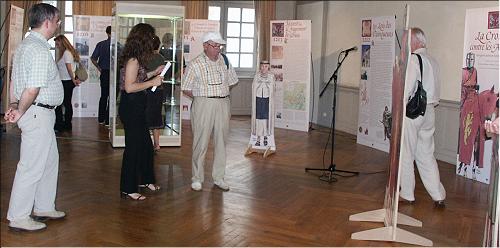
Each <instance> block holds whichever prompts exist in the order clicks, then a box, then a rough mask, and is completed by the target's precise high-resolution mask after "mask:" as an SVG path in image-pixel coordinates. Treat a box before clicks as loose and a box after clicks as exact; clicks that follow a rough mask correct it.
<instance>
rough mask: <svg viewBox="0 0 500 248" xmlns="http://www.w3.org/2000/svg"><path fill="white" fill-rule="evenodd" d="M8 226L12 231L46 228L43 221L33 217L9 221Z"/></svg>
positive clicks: (30, 230)
mask: <svg viewBox="0 0 500 248" xmlns="http://www.w3.org/2000/svg"><path fill="white" fill-rule="evenodd" d="M9 228H10V229H11V230H14V231H28V232H32V231H39V230H42V229H45V228H47V225H45V224H44V223H41V222H38V221H34V220H33V219H31V218H29V219H25V220H18V221H11V222H10V223H9Z"/></svg>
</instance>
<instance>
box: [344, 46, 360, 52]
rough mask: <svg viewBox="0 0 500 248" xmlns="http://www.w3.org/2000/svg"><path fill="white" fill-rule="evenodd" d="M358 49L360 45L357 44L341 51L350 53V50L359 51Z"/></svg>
mask: <svg viewBox="0 0 500 248" xmlns="http://www.w3.org/2000/svg"><path fill="white" fill-rule="evenodd" d="M357 50H358V47H357V46H353V47H351V48H349V49H347V50H344V51H342V52H341V53H348V52H350V51H357Z"/></svg>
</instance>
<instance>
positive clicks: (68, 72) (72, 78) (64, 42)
mask: <svg viewBox="0 0 500 248" xmlns="http://www.w3.org/2000/svg"><path fill="white" fill-rule="evenodd" d="M54 41H55V43H56V48H57V50H58V56H57V59H56V61H57V69H58V70H59V77H60V78H61V81H62V84H63V88H64V100H63V103H62V105H60V106H57V108H56V124H55V125H54V129H55V130H56V131H59V132H61V131H64V130H71V129H72V128H73V125H72V124H71V120H72V119H73V106H72V105H71V98H73V89H74V88H75V86H79V85H80V84H81V81H80V80H79V79H78V78H77V77H76V75H75V72H74V71H75V69H76V62H78V61H80V55H79V54H78V52H77V51H76V50H75V48H74V47H73V45H71V43H70V42H69V40H68V38H66V36H64V35H63V34H61V35H58V36H57V37H56V38H54ZM63 107H64V115H63V112H62V108H63Z"/></svg>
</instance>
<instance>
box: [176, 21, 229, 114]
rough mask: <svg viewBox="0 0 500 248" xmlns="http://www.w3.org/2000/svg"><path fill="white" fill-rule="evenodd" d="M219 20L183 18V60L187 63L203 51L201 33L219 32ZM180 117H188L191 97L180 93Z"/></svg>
mask: <svg viewBox="0 0 500 248" xmlns="http://www.w3.org/2000/svg"><path fill="white" fill-rule="evenodd" d="M219 29H220V24H219V21H214V20H203V19H186V20H184V48H183V50H184V62H185V63H186V65H187V64H189V61H191V59H194V58H196V56H198V55H199V54H201V53H202V52H203V41H202V40H201V39H202V37H203V34H204V33H206V32H219ZM181 108H182V109H181V111H182V119H184V120H189V119H190V111H191V98H189V97H187V96H185V95H184V94H181Z"/></svg>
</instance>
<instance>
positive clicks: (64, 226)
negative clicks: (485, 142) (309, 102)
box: [0, 116, 488, 246]
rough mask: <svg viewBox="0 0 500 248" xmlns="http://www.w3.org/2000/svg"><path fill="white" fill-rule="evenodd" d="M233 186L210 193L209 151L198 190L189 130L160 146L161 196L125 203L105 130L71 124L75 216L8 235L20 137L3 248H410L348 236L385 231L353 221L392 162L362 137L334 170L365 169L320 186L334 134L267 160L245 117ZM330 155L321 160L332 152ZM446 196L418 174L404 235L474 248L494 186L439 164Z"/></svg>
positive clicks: (12, 161) (338, 150)
mask: <svg viewBox="0 0 500 248" xmlns="http://www.w3.org/2000/svg"><path fill="white" fill-rule="evenodd" d="M231 128H232V129H231V132H230V137H229V144H228V152H227V153H228V156H227V164H228V166H227V169H226V181H227V182H228V183H229V184H230V186H231V190H230V191H229V192H222V191H220V190H219V189H217V188H216V187H214V185H213V182H212V179H211V165H212V164H211V161H212V160H213V152H212V150H211V149H212V147H210V150H209V151H208V152H207V163H206V166H205V167H206V168H205V178H206V180H205V183H204V185H203V190H202V192H193V191H192V190H191V189H190V183H191V137H192V136H191V130H190V125H189V122H188V121H186V122H184V124H183V137H182V146H181V147H162V149H161V150H160V152H159V153H158V154H157V155H156V156H155V171H156V177H157V181H158V183H159V184H160V185H161V186H162V187H163V189H162V191H161V192H158V193H145V194H146V195H147V197H148V199H147V200H146V201H144V202H134V201H130V200H124V199H121V198H120V197H119V180H120V179H119V177H120V169H121V162H122V154H123V149H122V148H115V149H113V148H112V147H111V145H110V144H109V142H108V140H107V137H108V134H107V129H106V128H105V127H104V126H100V125H98V124H97V121H96V119H95V118H75V120H74V123H73V130H72V132H65V133H61V134H58V135H57V136H58V147H59V153H60V161H61V162H60V169H59V184H58V185H59V188H58V198H57V207H58V209H61V210H65V211H67V213H68V216H67V218H66V219H65V220H62V221H52V222H49V223H48V228H47V230H45V231H42V232H38V233H18V232H12V231H10V230H9V229H8V227H7V224H8V221H7V220H6V218H5V217H6V214H7V213H6V212H7V208H8V204H9V198H10V191H11V188H12V181H13V179H14V174H15V169H16V165H17V162H18V159H19V144H20V136H19V132H18V131H14V132H9V133H8V134H5V133H4V134H3V135H2V138H1V142H0V147H1V149H0V155H1V171H0V172H1V175H0V178H1V182H0V184H1V197H0V214H1V223H0V224H1V225H0V236H1V246H406V245H405V244H399V243H389V242H369V241H359V240H351V239H350V235H351V233H353V232H358V231H363V230H367V229H371V228H377V227H381V226H382V225H383V224H380V223H362V222H349V221H348V217H349V215H351V214H355V213H359V212H363V211H368V210H374V209H379V208H382V205H383V197H384V187H385V183H386V179H387V172H386V171H385V170H386V169H387V164H388V155H387V154H386V153H384V152H380V151H377V150H374V149H371V148H368V147H365V146H361V145H357V144H356V140H355V136H353V135H350V134H346V133H342V132H337V133H336V136H335V164H336V166H337V169H344V170H355V171H361V172H362V174H361V175H359V176H355V177H345V178H344V177H337V179H338V181H337V182H335V183H331V184H329V183H327V182H324V181H321V180H319V179H318V176H320V175H321V172H309V173H306V172H305V171H304V169H305V168H307V167H309V168H326V167H328V166H329V164H330V146H329V145H327V142H329V141H328V134H329V133H328V129H326V128H321V127H318V128H316V129H314V130H312V131H310V132H309V133H306V132H297V131H291V130H284V129H276V143H277V147H278V148H277V152H276V154H273V155H271V156H270V157H268V158H267V159H264V158H263V157H262V155H259V154H252V155H251V156H248V157H245V156H244V152H245V149H246V146H247V142H248V139H249V130H250V120H249V118H248V117H242V116H235V117H233V119H232V120H231ZM325 147H326V152H325ZM439 166H440V172H441V178H442V180H443V184H444V186H445V188H446V190H447V201H446V202H447V206H446V209H445V210H437V209H434V208H433V205H432V200H431V198H430V197H429V195H428V194H427V192H426V191H425V189H424V188H423V186H422V183H421V181H420V179H418V175H417V188H416V191H415V194H416V198H417V202H416V204H415V205H404V204H403V205H401V206H400V212H401V213H404V214H407V215H410V216H412V217H414V218H417V219H419V220H421V221H422V222H423V227H422V228H415V227H402V228H403V229H405V230H408V231H411V232H414V233H416V234H419V235H422V236H424V237H426V238H429V239H431V240H433V241H434V245H435V246H479V245H481V240H482V236H483V234H482V233H483V225H484V216H485V211H486V202H487V188H488V187H487V185H484V184H482V183H478V182H474V181H472V180H468V179H465V178H462V177H458V176H456V175H455V173H454V166H453V165H450V164H447V163H443V162H439Z"/></svg>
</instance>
